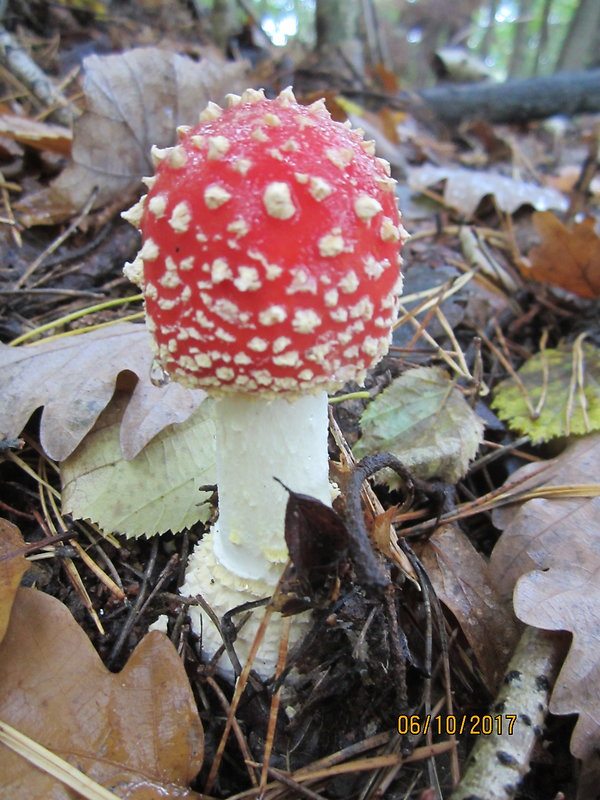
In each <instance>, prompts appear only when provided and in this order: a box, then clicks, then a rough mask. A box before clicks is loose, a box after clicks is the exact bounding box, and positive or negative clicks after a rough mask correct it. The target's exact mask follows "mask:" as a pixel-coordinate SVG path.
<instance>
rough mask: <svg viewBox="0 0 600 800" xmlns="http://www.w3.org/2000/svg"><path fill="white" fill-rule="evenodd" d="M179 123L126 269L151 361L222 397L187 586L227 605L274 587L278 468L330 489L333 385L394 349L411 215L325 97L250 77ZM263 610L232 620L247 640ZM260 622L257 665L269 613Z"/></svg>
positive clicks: (283, 555)
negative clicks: (194, 118)
mask: <svg viewBox="0 0 600 800" xmlns="http://www.w3.org/2000/svg"><path fill="white" fill-rule="evenodd" d="M178 134H179V142H178V144H176V145H175V146H174V147H168V148H165V149H162V150H161V149H158V148H156V147H154V148H153V149H152V158H153V161H154V164H155V168H156V174H155V175H154V176H153V177H151V178H146V179H145V180H144V182H145V184H146V185H147V187H148V194H147V195H144V196H143V197H142V198H141V200H140V201H139V202H138V203H137V204H136V205H135V206H134V207H133V208H132V209H130V210H129V211H128V212H125V214H124V216H125V218H126V219H127V220H129V221H130V222H131V223H132V224H134V225H136V226H137V227H139V228H140V230H141V232H142V238H143V243H142V247H141V249H140V251H139V254H138V255H137V257H136V258H135V260H134V261H133V262H132V263H131V264H127V265H126V267H125V270H124V271H125V274H126V275H127V276H128V277H129V278H130V279H131V280H132V281H134V282H135V283H137V284H138V285H139V286H140V287H141V288H142V289H143V293H144V297H145V305H146V320H147V325H148V329H149V331H150V333H151V335H152V339H153V343H154V348H155V355H156V357H157V359H158V361H159V363H160V365H161V366H162V367H163V369H164V370H165V371H166V372H167V373H168V374H169V375H170V377H171V378H172V379H173V380H176V381H179V382H181V383H183V384H185V385H187V386H191V387H201V388H203V389H205V390H206V391H207V392H208V393H209V394H210V395H212V396H213V397H215V398H217V399H218V402H217V404H216V431H217V434H216V436H217V442H216V445H217V482H218V492H219V517H218V521H217V523H216V524H215V525H214V527H213V529H212V531H211V532H210V534H208V535H206V536H205V537H204V538H203V539H202V540H201V541H200V543H199V544H198V545H197V547H196V549H195V551H194V553H193V554H192V556H191V558H190V561H189V565H188V569H187V573H186V580H185V583H184V585H183V587H182V592H183V593H184V594H185V595H190V596H192V595H196V594H198V593H201V594H202V596H203V597H204V598H205V600H206V601H207V602H208V603H209V604H210V606H212V608H213V610H214V611H215V613H216V614H217V616H218V617H221V616H222V615H223V614H224V613H225V612H227V611H228V610H230V609H231V608H233V607H235V606H238V605H241V604H243V603H245V602H248V601H251V600H256V599H259V598H263V597H268V596H270V595H271V594H272V592H273V589H274V587H275V586H276V584H277V581H278V579H279V577H280V575H281V571H282V568H283V567H284V565H285V563H286V561H287V558H288V553H287V548H286V544H285V539H284V515H285V507H286V502H287V493H286V491H285V489H284V488H283V486H282V484H281V483H279V482H277V481H275V480H274V478H277V479H279V481H281V482H282V483H283V484H285V486H287V487H289V488H290V489H292V490H293V491H295V492H298V493H302V494H306V495H311V496H313V497H315V498H317V499H318V500H320V501H321V502H323V503H327V504H329V505H331V495H330V486H329V481H328V454H327V435H328V417H327V402H328V401H327V392H329V391H334V390H336V389H338V388H339V387H340V386H342V385H343V384H344V383H346V382H347V381H350V380H354V381H358V382H359V383H362V381H363V380H364V377H365V374H366V371H367V369H369V367H371V366H373V365H374V364H376V363H377V362H378V361H379V360H380V359H381V357H382V356H383V355H384V354H385V353H386V352H387V350H388V346H389V341H390V337H391V329H392V324H393V322H394V320H395V318H396V315H397V306H398V301H397V295H398V294H399V293H400V291H401V286H402V282H401V275H400V264H401V259H400V256H399V250H400V247H401V245H402V242H403V240H404V237H405V231H404V229H403V227H402V225H401V223H400V214H399V212H398V209H397V206H396V197H395V190H394V186H395V181H394V180H393V179H392V178H391V177H390V166H389V164H388V163H387V162H386V161H384V160H383V159H380V158H376V156H375V153H374V144H373V142H370V141H365V140H364V139H363V135H362V131H360V130H359V129H352V127H351V126H350V124H349V123H344V124H341V123H339V122H334V121H333V120H332V119H331V117H330V114H329V112H328V111H327V109H326V108H325V105H324V103H323V101H318V102H316V103H313V104H312V105H309V106H302V105H299V104H298V103H297V102H296V100H295V98H294V95H293V93H292V91H291V89H286V90H284V91H282V92H281V93H280V94H279V96H278V97H276V98H275V99H274V100H268V99H265V97H264V94H263V92H262V91H255V90H252V89H248V90H247V91H245V92H244V93H243V95H242V96H241V97H240V96H237V95H228V97H227V108H225V109H222V108H220V107H219V106H217V105H216V104H214V103H209V104H208V106H207V107H206V108H205V109H204V110H203V111H202V113H201V114H200V124H199V125H197V126H196V127H193V128H189V127H182V128H179V129H178ZM191 618H192V625H193V627H194V629H195V630H197V631H198V632H202V645H203V648H204V650H205V652H206V653H207V654H208V655H209V656H210V655H212V654H214V653H215V652H216V650H217V649H218V648H219V646H220V645H221V643H222V642H221V637H220V634H219V632H218V630H217V629H216V628H215V626H214V625H213V623H212V622H211V620H210V618H209V617H208V616H207V615H206V614H205V612H204V611H202V610H201V609H200V608H197V607H194V608H192V609H191ZM306 624H308V623H307V622H306V620H305V621H304V622H302V621H301V620H299V621H295V622H294V625H293V636H295V637H297V636H299V635H300V633H301V630H302V628H303V626H304V627H305V626H306ZM258 625H259V620H256V619H254V618H253V619H252V620H251V621H250V622H249V623H248V624H247V625H246V626H244V628H243V629H242V631H241V632H240V634H239V636H238V640H237V642H236V649H237V650H238V653H239V655H240V657H241V658H243V657H244V656H245V655H246V654H247V652H248V650H249V647H250V644H251V643H252V640H253V637H254V634H255V632H256V629H257V627H258ZM271 628H272V629H273V631H274V632H271ZM265 638H266V640H267V641H265V643H264V644H263V646H262V647H261V650H260V651H259V657H258V660H257V662H256V667H257V669H258V671H259V673H262V674H263V675H267V674H269V673H270V671H271V670H272V668H273V665H274V663H275V658H276V650H277V644H278V641H277V625H270V626H269V632H268V635H267V637H265ZM220 666H221V668H222V670H223V671H224V672H226V673H229V674H231V667H230V666H229V664H228V661H227V660H226V659H225V658H224V659H222V660H221V664H220Z"/></svg>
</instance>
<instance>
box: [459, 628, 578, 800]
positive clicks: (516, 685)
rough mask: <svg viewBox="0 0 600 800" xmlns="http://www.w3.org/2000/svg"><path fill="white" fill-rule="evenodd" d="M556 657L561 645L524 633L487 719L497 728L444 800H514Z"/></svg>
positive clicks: (548, 635)
mask: <svg viewBox="0 0 600 800" xmlns="http://www.w3.org/2000/svg"><path fill="white" fill-rule="evenodd" d="M562 656H563V647H562V639H561V638H560V637H558V636H557V635H556V634H554V633H552V632H549V631H542V630H538V629H537V628H530V627H527V628H526V629H525V632H524V633H523V635H522V637H521V639H520V641H519V644H518V645H517V649H516V650H515V653H514V655H513V657H512V659H511V662H510V664H509V665H508V670H507V673H506V676H505V678H504V683H503V685H502V688H501V689H500V693H499V695H498V697H497V698H496V701H495V703H494V705H493V707H492V712H491V713H492V714H494V715H495V717H494V718H496V717H497V718H499V719H500V720H501V725H500V726H498V725H494V730H493V731H492V733H491V734H490V735H487V736H486V735H483V734H481V735H480V736H479V738H478V740H477V744H476V745H475V747H474V749H473V752H472V754H471V757H470V760H469V765H468V767H467V771H466V772H465V775H464V777H463V779H462V780H461V782H460V784H459V786H458V788H457V789H456V790H455V791H454V792H453V793H452V795H451V797H450V800H468V798H473V797H485V798H486V800H510V798H512V797H514V795H515V794H516V792H517V789H518V786H519V783H520V782H521V780H522V778H523V777H524V776H525V775H526V774H527V772H529V762H530V760H531V754H532V751H533V748H534V745H535V743H536V741H537V739H538V738H539V736H540V735H541V733H542V730H543V727H544V720H545V717H546V713H547V710H548V700H549V696H550V691H551V688H552V686H553V684H554V680H555V678H556V674H557V672H558V668H559V665H560V663H561V661H562ZM513 717H514V725H512V726H511V725H510V722H511V720H512V719H513Z"/></svg>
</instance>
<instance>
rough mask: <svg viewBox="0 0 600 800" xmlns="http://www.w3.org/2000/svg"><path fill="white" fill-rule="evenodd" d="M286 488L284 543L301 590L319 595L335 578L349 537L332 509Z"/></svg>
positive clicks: (341, 521)
mask: <svg viewBox="0 0 600 800" xmlns="http://www.w3.org/2000/svg"><path fill="white" fill-rule="evenodd" d="M285 488H286V489H287V492H288V494H289V497H288V501H287V505H286V508H285V542H286V544H287V546H288V551H289V554H290V558H291V560H292V564H293V565H294V568H295V571H296V577H297V579H298V581H299V582H300V585H301V587H302V589H303V591H304V593H305V594H307V595H308V596H309V597H315V596H317V597H318V596H319V594H322V593H323V590H324V589H325V588H326V586H327V585H328V584H331V582H332V581H333V579H334V578H335V577H336V575H337V571H338V567H339V565H340V562H342V561H343V560H344V559H345V557H346V554H347V552H348V546H349V542H350V537H349V535H348V531H347V529H346V525H345V524H344V521H343V520H342V518H341V517H340V516H339V515H338V514H337V512H336V511H334V510H333V508H330V507H329V506H326V505H325V503H322V502H321V501H320V500H317V499H316V498H315V497H310V496H309V495H305V494H298V493H297V492H293V491H292V490H291V489H288V488H287V486H286V487H285ZM329 588H331V587H329Z"/></svg>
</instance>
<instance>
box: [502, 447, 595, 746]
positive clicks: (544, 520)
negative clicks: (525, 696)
mask: <svg viewBox="0 0 600 800" xmlns="http://www.w3.org/2000/svg"><path fill="white" fill-rule="evenodd" d="M599 463H600V434H598V433H595V434H591V435H589V436H586V437H584V438H582V439H580V440H578V441H576V442H575V443H574V444H572V445H570V446H569V447H568V448H567V449H566V450H565V451H564V452H563V453H562V454H561V455H560V456H559V457H558V458H556V459H554V460H553V461H550V462H547V463H546V464H545V465H544V466H545V467H546V469H544V470H543V471H542V472H540V465H539V464H530V465H527V466H525V467H522V468H521V469H520V470H518V471H517V472H516V473H514V474H513V475H512V476H511V478H510V483H514V482H516V481H519V489H526V488H532V486H533V485H536V484H538V485H539V484H540V483H543V484H544V486H565V485H566V486H574V485H578V484H579V485H587V484H589V482H590V480H596V481H597V480H598V464H599ZM525 478H527V480H526V481H525V482H523V483H521V482H520V481H521V480H522V479H525ZM596 489H597V491H593V490H594V486H591V487H589V491H588V495H590V494H591V495H593V494H596V496H587V497H577V496H572V497H569V498H560V499H559V498H550V497H547V498H542V497H538V498H534V499H530V500H528V501H527V502H524V503H522V504H520V505H516V506H515V505H511V506H507V507H504V508H501V509H497V510H496V511H495V512H494V516H493V521H494V524H495V525H496V527H498V528H500V529H502V530H503V531H504V532H503V534H502V536H501V537H500V539H499V541H498V544H497V545H496V547H495V548H494V551H493V553H492V556H491V559H490V570H491V574H492V576H493V578H494V581H495V583H496V585H497V587H498V590H499V591H500V592H501V594H503V595H507V594H510V593H511V592H512V591H513V588H514V587H515V586H516V588H514V608H515V613H516V615H517V617H518V618H519V619H521V620H522V621H523V622H525V623H527V624H528V625H532V626H535V627H537V628H542V629H544V630H556V631H558V630H562V631H570V632H571V633H572V634H573V642H572V645H571V649H570V651H569V654H568V656H567V658H566V660H565V662H564V664H563V666H562V669H561V672H560V674H559V676H558V679H557V681H556V685H555V687H554V690H553V693H552V698H551V701H550V711H551V712H552V713H554V714H573V713H578V714H579V720H578V722H577V725H576V726H575V730H574V732H573V737H572V739H571V751H572V753H573V754H574V755H575V756H577V757H578V758H582V759H586V758H588V757H589V756H590V755H591V754H592V753H593V752H594V751H596V750H597V749H598V747H600V666H599V665H600V640H599V639H598V631H599V630H600V484H597V486H596Z"/></svg>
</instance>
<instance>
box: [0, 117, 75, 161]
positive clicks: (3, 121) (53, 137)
mask: <svg viewBox="0 0 600 800" xmlns="http://www.w3.org/2000/svg"><path fill="white" fill-rule="evenodd" d="M0 134H3V135H4V136H8V137H10V138H11V139H14V140H15V141H16V142H20V143H21V144H26V145H29V147H35V148H36V149H37V150H47V151H48V152H50V153H57V154H58V155H60V156H69V155H70V154H71V143H72V140H73V135H72V133H71V131H70V130H69V128H65V127H63V126H62V125H51V124H50V123H48V122H40V121H39V120H37V119H30V118H29V117H20V116H18V115H17V114H0Z"/></svg>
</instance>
